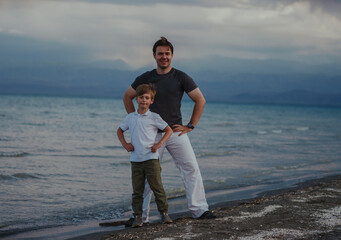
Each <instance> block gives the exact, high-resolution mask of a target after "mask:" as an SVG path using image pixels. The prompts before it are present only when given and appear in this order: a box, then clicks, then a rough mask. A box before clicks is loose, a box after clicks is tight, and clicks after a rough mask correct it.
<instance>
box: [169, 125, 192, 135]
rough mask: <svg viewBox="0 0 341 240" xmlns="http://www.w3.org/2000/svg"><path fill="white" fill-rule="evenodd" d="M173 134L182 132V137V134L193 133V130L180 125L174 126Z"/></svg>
mask: <svg viewBox="0 0 341 240" xmlns="http://www.w3.org/2000/svg"><path fill="white" fill-rule="evenodd" d="M172 127H173V132H180V134H179V136H181V135H182V134H185V133H188V132H191V131H192V130H193V129H192V128H189V127H187V126H183V125H180V124H174V125H173V126H172Z"/></svg>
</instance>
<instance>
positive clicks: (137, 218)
mask: <svg viewBox="0 0 341 240" xmlns="http://www.w3.org/2000/svg"><path fill="white" fill-rule="evenodd" d="M142 225H143V222H142V217H141V216H135V218H134V222H133V225H132V227H133V228H136V227H142Z"/></svg>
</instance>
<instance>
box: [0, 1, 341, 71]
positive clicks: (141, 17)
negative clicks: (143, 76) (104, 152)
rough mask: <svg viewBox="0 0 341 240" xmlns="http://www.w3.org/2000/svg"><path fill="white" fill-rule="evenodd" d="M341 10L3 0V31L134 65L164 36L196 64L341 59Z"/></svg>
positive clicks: (147, 60)
mask: <svg viewBox="0 0 341 240" xmlns="http://www.w3.org/2000/svg"><path fill="white" fill-rule="evenodd" d="M340 13H341V1H339V0H312V1H307V0H301V1H300V0H280V1H279V0H278V1H277V0H230V1H225V0H209V1H204V0H197V1H195V0H187V1H186V0H173V1H165V0H162V1H153V0H147V1H143V0H133V1H129V0H117V1H115V0H112V1H109V0H65V1H63V0H59V1H58V0H0V36H2V37H4V36H6V38H2V40H1V41H2V43H3V44H5V42H4V41H12V42H13V40H14V39H22V40H25V41H28V40H29V41H37V42H38V43H43V46H45V47H46V46H65V48H63V47H61V48H60V49H64V51H65V52H63V50H60V53H63V54H65V55H68V54H69V55H70V52H72V51H70V49H78V50H80V49H81V50H80V51H75V52H72V54H80V55H82V56H83V57H84V56H86V57H85V58H86V60H88V61H95V60H118V59H121V60H124V61H125V62H126V63H128V64H129V65H131V66H132V67H133V68H139V67H143V66H147V65H151V64H153V58H152V52H151V47H152V45H153V43H154V42H155V41H156V40H157V39H158V38H159V37H160V36H166V37H167V38H168V39H169V40H170V41H171V42H172V43H173V44H174V46H175V59H181V60H190V61H194V62H195V61H196V60H198V59H204V58H208V57H209V58H210V59H212V58H213V59H214V57H217V59H220V58H221V57H229V58H242V59H262V60H264V59H279V60H289V61H303V62H306V63H314V64H316V63H317V64H320V63H322V64H323V63H341V14H340ZM8 37H10V38H8ZM4 39H5V40H4ZM9 39H10V40H9ZM1 41H0V44H1ZM6 44H7V45H6V46H13V48H15V45H8V43H6ZM21 45H22V43H21ZM27 46H28V47H29V44H28V45H27ZM82 51H83V54H81V53H80V52H82ZM85 53H86V54H85ZM217 61H218V60H217Z"/></svg>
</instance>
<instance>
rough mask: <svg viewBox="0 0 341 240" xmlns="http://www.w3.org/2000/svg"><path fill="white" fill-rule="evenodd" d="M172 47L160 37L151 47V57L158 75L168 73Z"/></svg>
mask: <svg viewBox="0 0 341 240" xmlns="http://www.w3.org/2000/svg"><path fill="white" fill-rule="evenodd" d="M173 51H174V48H173V45H172V44H171V43H170V42H169V41H168V40H167V38H165V37H161V38H160V40H158V41H157V42H156V43H155V44H154V46H153V56H154V59H155V61H156V64H157V71H158V73H159V74H165V73H168V72H169V71H170V70H171V69H172V67H171V63H172V59H173Z"/></svg>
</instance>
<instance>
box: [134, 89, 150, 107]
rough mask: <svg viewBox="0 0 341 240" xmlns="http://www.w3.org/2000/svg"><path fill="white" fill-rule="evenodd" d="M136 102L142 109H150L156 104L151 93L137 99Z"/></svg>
mask: <svg viewBox="0 0 341 240" xmlns="http://www.w3.org/2000/svg"><path fill="white" fill-rule="evenodd" d="M136 102H137V104H138V105H139V108H140V109H147V108H149V106H150V104H152V103H153V102H154V99H152V96H151V94H150V93H145V94H142V95H140V96H137V97H136Z"/></svg>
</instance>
